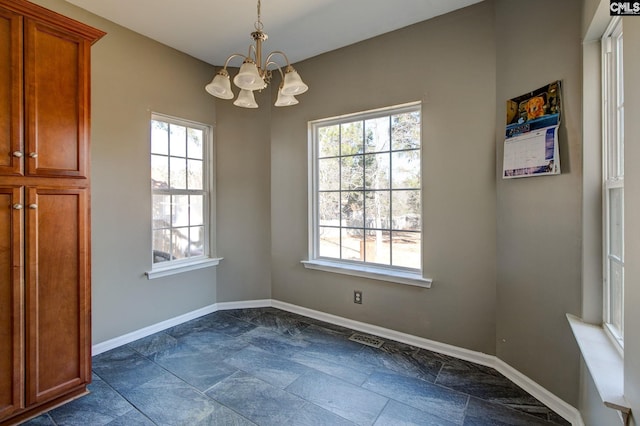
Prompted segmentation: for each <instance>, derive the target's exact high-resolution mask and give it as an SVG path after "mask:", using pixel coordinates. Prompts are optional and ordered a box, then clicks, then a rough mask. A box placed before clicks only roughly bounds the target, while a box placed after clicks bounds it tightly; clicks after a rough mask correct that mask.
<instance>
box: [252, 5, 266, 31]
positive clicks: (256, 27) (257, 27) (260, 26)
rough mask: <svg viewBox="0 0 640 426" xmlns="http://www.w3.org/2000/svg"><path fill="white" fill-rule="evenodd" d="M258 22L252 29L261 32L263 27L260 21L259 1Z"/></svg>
mask: <svg viewBox="0 0 640 426" xmlns="http://www.w3.org/2000/svg"><path fill="white" fill-rule="evenodd" d="M257 8H258V20H257V21H256V23H255V24H254V27H255V29H256V30H257V31H262V30H263V29H264V25H263V24H262V19H260V0H258V7H257Z"/></svg>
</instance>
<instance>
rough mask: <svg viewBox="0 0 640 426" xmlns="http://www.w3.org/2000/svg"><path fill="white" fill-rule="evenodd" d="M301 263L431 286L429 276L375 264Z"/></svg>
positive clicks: (366, 276) (309, 261) (307, 261)
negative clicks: (425, 276) (380, 266)
mask: <svg viewBox="0 0 640 426" xmlns="http://www.w3.org/2000/svg"><path fill="white" fill-rule="evenodd" d="M302 264H303V265H304V267H305V268H307V269H315V270H317V271H325V272H334V273H337V274H345V275H351V276H354V277H362V278H371V279H374V280H380V281H390V282H394V283H399V284H407V285H412V286H416V287H423V288H431V283H432V282H433V280H432V279H431V278H424V277H422V276H421V275H420V274H417V273H413V272H403V271H394V270H390V269H386V268H378V267H375V266H361V265H350V264H344V263H339V262H331V261H327V260H303V261H302Z"/></svg>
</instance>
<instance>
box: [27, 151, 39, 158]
mask: <svg viewBox="0 0 640 426" xmlns="http://www.w3.org/2000/svg"><path fill="white" fill-rule="evenodd" d="M29 157H31V158H38V153H37V152H32V153H31V154H29Z"/></svg>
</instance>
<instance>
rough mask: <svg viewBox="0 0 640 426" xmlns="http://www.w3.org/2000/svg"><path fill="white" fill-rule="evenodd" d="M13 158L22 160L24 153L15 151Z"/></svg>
mask: <svg viewBox="0 0 640 426" xmlns="http://www.w3.org/2000/svg"><path fill="white" fill-rule="evenodd" d="M13 156H14V157H18V158H20V157H22V153H21V152H20V151H13Z"/></svg>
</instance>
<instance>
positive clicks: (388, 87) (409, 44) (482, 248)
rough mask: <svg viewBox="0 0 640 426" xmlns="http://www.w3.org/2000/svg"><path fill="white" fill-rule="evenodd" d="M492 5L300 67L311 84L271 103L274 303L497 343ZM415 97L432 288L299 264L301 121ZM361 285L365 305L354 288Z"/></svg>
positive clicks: (481, 347)
mask: <svg viewBox="0 0 640 426" xmlns="http://www.w3.org/2000/svg"><path fill="white" fill-rule="evenodd" d="M493 19H494V13H493V3H492V2H491V1H488V2H484V3H480V4H478V5H475V6H472V7H470V8H467V9H463V10H461V11H457V12H454V13H452V14H448V15H445V16H442V17H438V18H436V19H433V20H430V21H427V22H424V23H420V24H416V25H413V26H411V27H407V28H405V29H402V30H399V31H395V32H393V33H390V34H386V35H383V36H380V37H377V38H374V39H371V40H368V41H365V42H362V43H358V44H355V45H352V46H350V47H347V48H344V49H340V50H337V51H334V52H330V53H327V54H324V55H321V56H318V57H316V58H313V59H310V60H307V61H304V62H302V63H300V64H298V65H297V66H296V68H297V69H298V71H299V72H300V74H301V75H302V76H303V78H304V79H305V81H306V82H307V84H309V86H310V90H309V92H307V93H306V94H303V95H301V96H300V97H299V98H300V104H299V105H297V106H295V107H293V108H287V109H278V108H274V109H273V110H272V112H271V113H272V129H271V227H272V244H271V253H272V259H273V261H272V292H273V297H274V298H275V299H278V300H282V301H285V302H289V303H293V304H296V305H300V306H304V307H307V308H311V309H315V310H319V311H322V312H328V313H331V314H334V315H339V316H342V317H346V318H351V319H354V320H358V321H364V322H367V323H370V324H375V325H380V326H383V327H386V328H390V329H393V330H398V331H401V332H405V333H410V334H413V335H416V336H421V337H425V338H429V339H433V340H436V341H439V342H445V343H449V344H453V345H457V346H461V347H465V348H469V349H473V350H477V351H481V352H485V353H490V354H493V353H494V351H495V343H494V341H495V311H496V306H495V280H496V276H495V265H496V255H495V247H496V222H495V215H496V209H495V151H494V144H495V141H494V129H495V120H496V118H495V110H496V107H495V81H496V79H495V73H496V69H495V48H494V38H495V34H494V32H493V28H494V25H493ZM416 100H422V101H423V128H422V131H423V149H424V151H423V200H422V201H423V203H422V204H423V209H424V210H423V215H424V216H423V223H424V238H425V242H424V254H423V265H424V273H425V276H427V277H431V278H433V279H434V283H433V286H432V288H431V289H423V288H418V287H412V286H407V285H401V284H394V283H388V282H383V281H376V280H369V279H363V278H354V277H349V276H346V275H339V274H333V273H329V272H320V271H312V270H306V269H305V268H304V267H303V266H302V265H301V264H300V261H301V260H303V259H306V258H307V256H308V253H307V249H308V228H307V213H308V212H307V200H308V197H307V187H308V186H307V184H308V182H307V158H308V157H307V122H308V121H309V120H314V119H319V118H325V117H332V116H336V115H340V114H347V113H352V112H358V111H363V110H369V109H373V108H378V107H383V106H389V105H394V104H400V103H405V102H409V101H416ZM354 289H359V290H362V291H363V300H364V303H363V304H362V305H355V304H354V303H353V290H354Z"/></svg>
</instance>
